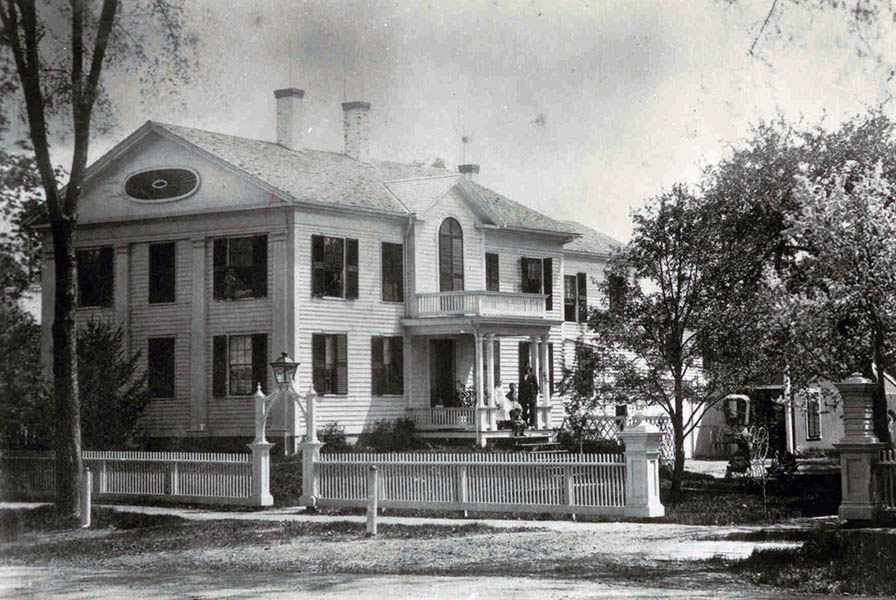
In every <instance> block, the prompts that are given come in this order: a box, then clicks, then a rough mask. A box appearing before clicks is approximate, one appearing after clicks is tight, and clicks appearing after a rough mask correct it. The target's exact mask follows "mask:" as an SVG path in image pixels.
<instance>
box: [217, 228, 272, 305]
mask: <svg viewBox="0 0 896 600" xmlns="http://www.w3.org/2000/svg"><path fill="white" fill-rule="evenodd" d="M212 258H213V262H214V295H215V299H216V300H237V299H240V298H263V297H265V296H267V295H268V238H267V236H266V235H257V236H254V237H244V238H218V239H216V240H215V241H214V249H213V257H212Z"/></svg>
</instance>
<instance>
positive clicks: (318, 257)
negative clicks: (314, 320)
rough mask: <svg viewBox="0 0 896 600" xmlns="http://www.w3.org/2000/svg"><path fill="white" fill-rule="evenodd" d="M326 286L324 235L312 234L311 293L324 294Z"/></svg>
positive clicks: (313, 294) (314, 294)
mask: <svg viewBox="0 0 896 600" xmlns="http://www.w3.org/2000/svg"><path fill="white" fill-rule="evenodd" d="M325 288H326V283H325V274H324V237H323V236H322V235H312V236H311V295H312V296H323V295H324V289H325Z"/></svg>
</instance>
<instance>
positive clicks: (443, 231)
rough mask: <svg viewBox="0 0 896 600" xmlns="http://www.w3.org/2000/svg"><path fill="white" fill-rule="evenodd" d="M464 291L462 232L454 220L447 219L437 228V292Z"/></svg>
mask: <svg viewBox="0 0 896 600" xmlns="http://www.w3.org/2000/svg"><path fill="white" fill-rule="evenodd" d="M463 289H464V232H463V230H461V228H460V223H458V222H457V220H456V219H453V218H451V217H448V218H447V219H445V220H444V221H442V226H441V227H439V291H442V292H459V291H462V290H463Z"/></svg>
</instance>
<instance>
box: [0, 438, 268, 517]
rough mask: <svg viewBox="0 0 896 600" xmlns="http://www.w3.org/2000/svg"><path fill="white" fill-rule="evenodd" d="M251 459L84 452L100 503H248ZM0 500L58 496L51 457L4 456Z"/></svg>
mask: <svg viewBox="0 0 896 600" xmlns="http://www.w3.org/2000/svg"><path fill="white" fill-rule="evenodd" d="M250 456H251V455H249V454H220V453H200V452H118V451H110V452H105V451H84V452H82V454H81V457H82V460H83V462H84V467H85V468H86V469H90V471H91V472H92V473H93V490H92V491H93V495H94V496H97V497H99V498H115V497H120V498H127V497H151V498H156V499H169V500H175V501H178V502H194V503H198V504H250V503H251V501H250V500H251V487H252V464H251V461H250ZM0 471H2V477H0V496H2V497H4V498H7V497H17V498H28V499H49V498H52V497H53V496H54V494H55V471H56V464H55V458H54V457H53V455H52V454H49V453H45V454H35V453H16V454H11V455H2V456H0Z"/></svg>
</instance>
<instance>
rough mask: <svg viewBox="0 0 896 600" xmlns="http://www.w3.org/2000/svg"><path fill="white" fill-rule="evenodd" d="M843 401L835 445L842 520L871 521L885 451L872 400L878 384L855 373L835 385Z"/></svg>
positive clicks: (839, 513)
mask: <svg viewBox="0 0 896 600" xmlns="http://www.w3.org/2000/svg"><path fill="white" fill-rule="evenodd" d="M834 385H835V386H836V387H837V390H839V392H840V395H841V396H842V397H843V433H844V435H843V439H841V440H840V442H839V443H836V444H834V448H836V449H837V450H838V451H839V452H840V485H841V490H842V493H843V500H842V501H841V503H840V509H839V510H838V511H837V512H838V515H839V517H840V518H841V519H844V520H848V521H870V520H873V519H874V518H875V517H876V516H877V508H878V506H877V500H878V499H877V488H876V480H875V476H874V465H875V464H876V463H877V459H878V456H879V454H880V451H881V450H882V449H883V448H885V447H886V444H883V443H881V442H880V441H879V440H878V439H877V436H875V435H874V415H873V411H872V396H873V395H874V389H875V387H877V384H876V383H874V382H873V381H871V380H870V379H866V378H865V377H862V376H861V374H859V373H854V374H853V375H852V376H851V377H850V378H849V379H847V380H846V381H842V382H840V383H835V384H834Z"/></svg>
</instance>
